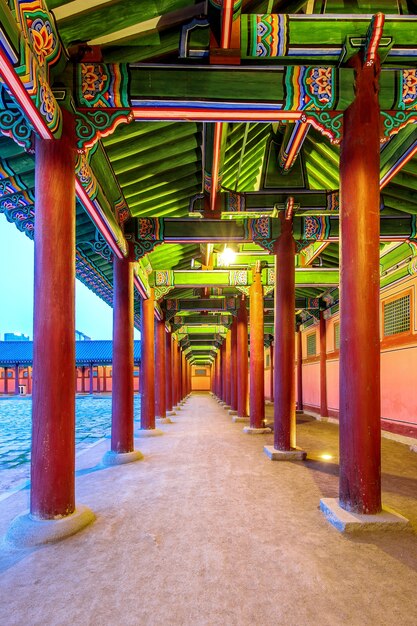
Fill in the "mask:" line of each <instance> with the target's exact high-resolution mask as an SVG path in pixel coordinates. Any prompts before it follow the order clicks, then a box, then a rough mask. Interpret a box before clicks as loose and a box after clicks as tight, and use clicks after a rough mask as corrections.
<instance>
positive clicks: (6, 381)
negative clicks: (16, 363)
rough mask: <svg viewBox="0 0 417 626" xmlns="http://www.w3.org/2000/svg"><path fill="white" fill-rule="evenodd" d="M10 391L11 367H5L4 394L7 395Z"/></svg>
mask: <svg viewBox="0 0 417 626" xmlns="http://www.w3.org/2000/svg"><path fill="white" fill-rule="evenodd" d="M8 393H9V368H8V367H5V368H4V394H5V395H7V394H8Z"/></svg>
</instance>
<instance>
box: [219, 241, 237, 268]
mask: <svg viewBox="0 0 417 626" xmlns="http://www.w3.org/2000/svg"><path fill="white" fill-rule="evenodd" d="M217 259H218V264H219V265H224V266H225V267H228V266H229V265H231V264H232V263H233V262H234V261H235V259H236V252H235V251H234V250H232V248H228V247H227V246H225V248H224V250H223V252H221V253H220V254H219V255H218V257H217Z"/></svg>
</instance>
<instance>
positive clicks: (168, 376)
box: [165, 332, 174, 412]
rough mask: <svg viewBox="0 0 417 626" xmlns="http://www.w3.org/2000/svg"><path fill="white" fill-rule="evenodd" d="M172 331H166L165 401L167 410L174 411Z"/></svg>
mask: <svg viewBox="0 0 417 626" xmlns="http://www.w3.org/2000/svg"><path fill="white" fill-rule="evenodd" d="M172 352H173V351H172V333H171V332H169V333H165V363H166V367H165V403H166V410H167V412H172V407H173V405H174V400H173V394H172V391H173V389H172V388H173V384H172V383H173V380H172V379H173V376H172V373H173V366H172Z"/></svg>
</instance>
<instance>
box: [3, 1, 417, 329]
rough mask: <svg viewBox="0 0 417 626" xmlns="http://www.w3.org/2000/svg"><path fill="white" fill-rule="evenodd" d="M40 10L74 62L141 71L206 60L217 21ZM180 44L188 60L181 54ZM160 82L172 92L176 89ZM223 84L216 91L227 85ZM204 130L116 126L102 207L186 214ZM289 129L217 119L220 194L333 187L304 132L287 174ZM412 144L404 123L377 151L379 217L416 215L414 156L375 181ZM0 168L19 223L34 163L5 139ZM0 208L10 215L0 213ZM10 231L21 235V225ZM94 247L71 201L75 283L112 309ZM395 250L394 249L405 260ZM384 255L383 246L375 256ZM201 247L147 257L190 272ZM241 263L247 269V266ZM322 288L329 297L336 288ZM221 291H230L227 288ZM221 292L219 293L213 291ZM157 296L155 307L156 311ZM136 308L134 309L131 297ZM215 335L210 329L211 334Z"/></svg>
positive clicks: (272, 4) (358, 5)
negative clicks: (16, 202) (12, 188)
mask: <svg viewBox="0 0 417 626" xmlns="http://www.w3.org/2000/svg"><path fill="white" fill-rule="evenodd" d="M47 5H48V8H49V9H50V10H52V12H53V14H54V17H55V20H56V23H57V28H58V32H59V35H60V37H61V39H62V43H63V45H64V46H65V49H66V51H67V52H68V54H69V56H70V58H71V59H72V60H75V61H77V60H80V58H81V57H82V54H83V50H84V52H85V47H88V48H89V49H90V50H93V52H94V54H95V55H97V54H98V55H99V59H100V60H101V61H103V62H105V63H119V62H121V63H140V64H142V66H143V67H145V66H147V65H148V64H152V66H153V64H162V65H163V66H164V67H171V66H174V65H175V66H184V67H187V66H189V67H196V66H200V65H201V66H205V65H207V64H208V63H209V56H208V52H209V48H210V28H212V30H213V32H214V30H215V28H218V24H215V23H214V22H213V15H215V13H213V10H214V9H213V6H214V5H216V1H215V0H209V1H208V2H199V1H197V0H195V1H190V0H140V1H138V0H90V1H89V2H84V0H47ZM240 6H241V11H242V13H245V14H248V13H253V14H255V13H259V14H262V13H281V14H299V15H302V14H303V13H308V12H309V13H312V12H314V13H317V14H320V13H322V14H324V15H326V16H328V17H329V18H331V16H332V14H339V15H345V16H349V15H352V14H353V15H355V14H357V15H360V14H369V13H375V12H377V11H383V12H385V13H391V14H393V15H395V14H398V13H400V14H402V15H415V14H416V13H417V3H416V2H414V1H410V0H384V1H382V0H381V1H380V2H365V1H361V0H355V2H346V1H345V0H327V1H325V0H314V1H311V0H310V1H300V0H243V1H242V3H241V5H240ZM214 21H215V20H214ZM191 23H198V24H199V27H198V28H194V29H193V30H192V35H190V38H191V39H190V41H192V46H191V43H190V42H189V44H190V45H189V48H188V53H187V51H185V52H184V49H183V44H184V32H186V30H187V28H188V26H189V25H190V24H191ZM184 29H185V30H184ZM331 31H332V22H331V19H330V21H329V28H328V31H326V32H327V33H328V37H329V38H331V37H332V34H331ZM335 37H336V36H335ZM211 43H212V42H211ZM416 44H417V42H416ZM191 47H192V48H193V50H194V53H195V56H192V55H191V53H190V49H191ZM77 55H81V57H79V56H78V57H77ZM319 61H320V58H318V63H319ZM251 63H252V62H251V61H250V60H248V61H246V62H245V61H244V60H242V65H245V64H246V65H247V66H248V67H250V66H251ZM252 64H253V63H252ZM150 66H151V65H150ZM242 76H243V75H242ZM209 80H211V78H210V77H209ZM242 80H245V79H244V78H243V79H242ZM174 82H175V81H174ZM166 87H167V89H168V87H169V89H171V90H172V89H174V88H175V84H174V85H169V86H168V85H167V86H166ZM199 88H201V89H202V90H203V88H204V85H203V84H201V85H200V86H197V90H198V89H199ZM194 89H196V86H194ZM222 89H223V90H224V93H227V89H228V85H227V81H226V82H225V84H224V85H223V87H222ZM269 89H270V92H271V93H273V91H274V90H275V86H274V84H272V83H271V85H270V86H269ZM208 130H210V129H208V124H207V123H203V122H196V121H181V122H179V121H149V122H145V121H137V122H135V123H131V124H127V125H121V126H119V127H118V128H117V129H116V130H115V132H114V133H113V134H111V135H109V136H108V137H105V138H103V139H102V141H101V142H100V144H99V147H98V149H97V150H96V153H95V154H94V157H93V161H92V165H93V167H94V168H95V171H96V175H97V177H98V179H99V182H100V183H101V185H102V187H103V189H104V193H105V194H106V196H107V197H108V198H110V200H111V202H113V200H114V198H116V197H118V196H120V193H121V194H122V196H123V197H124V199H125V200H126V203H127V206H128V208H129V210H130V214H131V216H132V217H133V218H138V217H164V218H171V217H173V218H184V217H187V216H188V215H189V211H190V206H191V201H192V199H193V198H195V197H196V196H198V195H201V194H202V192H203V188H204V172H205V170H207V169H210V168H211V165H212V162H211V161H212V151H211V150H210V147H209V146H208V145H207V137H208V136H209V133H208ZM291 130H292V124H291V123H280V124H271V123H255V122H253V123H252V122H233V123H228V124H226V123H225V124H224V125H223V135H222V147H221V163H220V167H221V185H222V188H221V190H220V193H221V192H227V191H232V192H237V193H241V194H244V193H246V194H249V193H255V192H265V191H268V193H269V194H271V195H272V197H273V196H274V194H275V193H276V194H282V193H283V192H284V193H285V191H286V190H288V193H291V192H292V191H293V190H294V189H295V190H302V189H304V190H325V191H337V190H338V187H339V177H338V166H339V147H338V146H336V145H333V144H331V143H330V141H329V140H328V138H326V137H325V136H324V135H322V134H320V133H319V132H318V131H316V130H314V129H313V128H312V127H311V128H309V130H308V132H307V134H306V136H305V138H304V141H303V143H302V146H301V148H300V152H299V154H298V157H297V158H296V159H295V161H294V164H293V166H292V167H291V168H290V170H289V171H285V169H283V168H282V166H281V164H280V152H281V151H282V148H283V146H284V145H285V142H286V140H287V138H288V136H289V134H290V133H291ZM415 142H417V130H416V128H415V126H414V125H410V126H407V127H406V128H405V129H403V130H401V131H400V132H399V133H398V134H397V135H394V137H393V138H392V139H391V140H390V141H388V142H387V143H385V144H383V145H382V147H381V186H382V187H383V190H382V201H381V215H392V216H395V215H403V214H406V215H410V214H417V195H416V193H415V191H416V187H417V157H413V158H411V159H410V160H409V161H408V162H407V163H406V164H405V165H404V166H403V167H402V169H401V170H400V171H399V172H398V173H396V174H395V176H394V177H393V178H392V179H390V180H389V182H388V183H387V184H385V183H384V181H385V179H384V177H389V175H390V172H391V170H392V168H393V166H394V165H395V164H396V163H397V161H398V158H399V157H400V156H401V155H402V154H403V153H404V152H405V151H406V150H408V149H409V148H410V147H413V146H414V143H415ZM0 168H2V169H3V170H4V171H7V172H10V174H9V176H12V177H15V179H16V181H17V182H18V188H19V189H18V190H19V192H21V193H24V194H26V195H25V205H24V206H25V209H24V210H25V211H26V213H27V219H28V220H29V221H30V216H32V218H33V211H34V196H35V189H34V160H33V156H31V155H28V154H27V153H25V152H24V151H23V149H22V148H20V147H19V146H17V145H16V144H15V143H13V142H12V141H11V140H10V139H9V138H7V137H0ZM109 172H111V176H109ZM113 196H114V198H113ZM0 202H1V197H0ZM2 206H3V205H2ZM0 210H2V211H3V212H5V213H6V217H10V216H9V215H8V213H7V211H6V210H4V209H0ZM13 221H15V222H16V220H13ZM32 222H33V219H32ZM21 229H22V230H24V229H23V227H22V228H21ZM25 232H26V233H27V234H28V235H29V236H31V234H32V232H33V231H32V230H31V228H29V227H28V228H27V229H26V231H25ZM101 243H102V242H100V240H99V238H98V237H97V231H96V229H95V227H94V225H93V224H92V222H91V220H90V218H89V217H88V215H87V214H86V213H85V211H84V209H83V207H82V206H81V204H77V276H78V278H80V280H82V281H83V282H84V283H85V284H87V286H89V288H91V289H92V290H93V291H95V292H96V293H97V294H98V295H99V296H100V297H102V298H103V299H104V300H106V301H107V302H109V303H111V298H112V264H111V255H110V254H109V251H108V250H106V248H105V246H102V245H100V244H101ZM401 245H404V244H401ZM401 245H400V246H399V248H400V249H401V250H402V253H403V254H404V255H407V254H409V251H408V250H407V249H406V248H401ZM221 249H222V246H221V245H216V246H215V247H214V250H213V252H214V253H217V252H220V251H221ZM384 249H385V248H384V246H382V251H381V254H383V253H384ZM240 251H242V246H240ZM206 252H207V250H206V249H205V248H204V246H202V245H199V244H198V243H189V244H172V243H165V244H163V245H161V246H159V247H157V248H155V249H154V250H153V251H152V252H150V253H149V254H148V255H147V258H146V262H147V263H148V267H150V268H151V269H152V270H157V269H165V270H178V269H181V270H183V269H190V268H191V267H197V268H199V267H201V265H203V264H204V262H205V255H206ZM261 253H262V254H264V253H265V251H264V250H262V249H261V248H258V247H256V246H253V248H252V251H251V254H252V256H251V259H253V261H255V260H256V258H260V256H259V255H260V254H261ZM257 254H258V256H257ZM390 255H391V256H390ZM390 255H385V256H383V258H384V259H385V261H384V262H385V264H387V263H389V261H388V259H390V258H391V257H392V259H393V262H394V260H395V261H396V262H397V258H396V256H395V255H394V256H393V253H392V252H390ZM245 263H246V265H245V267H247V260H246V261H245ZM338 264H339V246H338V243H337V242H332V243H330V244H329V245H327V246H326V247H324V248H323V249H322V250H321V251H320V254H318V255H317V256H315V258H314V260H313V261H312V265H313V266H314V267H315V268H317V269H320V268H337V267H338ZM328 291H329V289H328V288H323V287H322V286H320V285H314V284H312V285H311V286H309V287H298V288H297V290H296V296H297V297H298V298H318V297H320V296H322V295H323V294H324V293H326V292H328ZM333 291H334V296H335V298H336V300H337V293H336V292H337V290H333ZM231 293H235V294H236V291H233V290H232V291H231ZM206 295H207V294H206ZM208 295H209V296H216V297H218V296H219V291H218V289H211V290H210V292H209V293H208ZM220 295H222V296H224V295H229V294H228V293H227V290H223V292H221V293H220ZM201 296H202V290H198V289H195V288H189V289H184V288H181V289H175V290H173V291H171V292H170V293H169V295H168V296H166V298H171V299H174V298H186V299H190V300H198V299H199V298H200V297H201ZM166 298H165V299H166ZM163 300H164V299H162V301H161V303H160V304H161V307H162V308H163V307H164V301H163ZM135 310H136V313H137V314H138V313H139V302H138V301H137V302H136V304H135ZM190 317H192V314H191V313H187V314H186V315H184V319H186V318H188V319H189V318H190ZM307 319H308V314H307ZM136 323H138V317H136ZM270 330H271V328H270V326H269V327H268V328H267V327H266V336H268V335H269V334H270ZM215 332H216V329H215V328H214V327H213V335H214V334H215Z"/></svg>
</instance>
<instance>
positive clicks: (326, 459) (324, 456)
mask: <svg viewBox="0 0 417 626" xmlns="http://www.w3.org/2000/svg"><path fill="white" fill-rule="evenodd" d="M320 458H322V459H323V461H330V459H332V458H333V457H332V455H331V454H321V455H320Z"/></svg>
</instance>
